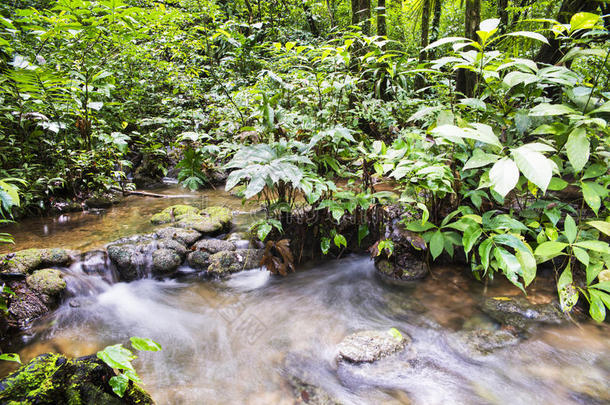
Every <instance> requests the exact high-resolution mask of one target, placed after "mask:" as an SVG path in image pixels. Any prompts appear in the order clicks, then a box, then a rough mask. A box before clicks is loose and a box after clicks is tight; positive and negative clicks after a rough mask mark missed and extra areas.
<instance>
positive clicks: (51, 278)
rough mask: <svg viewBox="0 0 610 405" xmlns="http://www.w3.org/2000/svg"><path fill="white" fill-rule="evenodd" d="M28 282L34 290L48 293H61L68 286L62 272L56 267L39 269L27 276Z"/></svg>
mask: <svg viewBox="0 0 610 405" xmlns="http://www.w3.org/2000/svg"><path fill="white" fill-rule="evenodd" d="M26 283H27V285H28V287H30V288H31V289H32V290H35V291H37V292H40V293H43V294H47V295H56V294H59V293H60V292H62V291H63V290H64V289H65V288H66V282H65V281H64V280H63V278H62V272H61V271H59V270H56V269H43V270H37V271H35V272H34V273H33V274H31V275H29V276H27V278H26Z"/></svg>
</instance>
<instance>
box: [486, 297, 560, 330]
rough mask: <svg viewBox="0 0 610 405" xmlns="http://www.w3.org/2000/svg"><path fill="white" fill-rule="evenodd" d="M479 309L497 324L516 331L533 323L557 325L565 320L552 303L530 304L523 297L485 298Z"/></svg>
mask: <svg viewBox="0 0 610 405" xmlns="http://www.w3.org/2000/svg"><path fill="white" fill-rule="evenodd" d="M481 309H482V310H483V312H484V313H485V314H487V315H488V316H489V317H491V318H493V319H494V320H496V321H498V322H499V323H501V324H503V325H509V326H512V327H515V328H517V329H518V330H523V329H527V327H528V326H531V325H532V324H535V323H552V324H558V323H561V322H562V321H564V320H565V318H564V315H563V314H562V312H561V311H560V310H559V308H557V307H556V305H555V304H554V303H549V304H532V303H530V302H529V301H528V300H527V298H525V297H490V298H485V299H484V301H483V304H482V307H481Z"/></svg>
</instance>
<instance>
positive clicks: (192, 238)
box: [155, 226, 201, 246]
mask: <svg viewBox="0 0 610 405" xmlns="http://www.w3.org/2000/svg"><path fill="white" fill-rule="evenodd" d="M155 235H156V236H157V238H159V239H174V240H177V241H178V242H180V243H182V244H183V245H186V246H191V245H192V244H193V243H195V242H196V241H197V240H199V238H201V234H200V233H199V232H197V231H194V230H190V229H183V228H176V227H173V226H170V227H167V228H162V229H159V230H157V231H156V232H155Z"/></svg>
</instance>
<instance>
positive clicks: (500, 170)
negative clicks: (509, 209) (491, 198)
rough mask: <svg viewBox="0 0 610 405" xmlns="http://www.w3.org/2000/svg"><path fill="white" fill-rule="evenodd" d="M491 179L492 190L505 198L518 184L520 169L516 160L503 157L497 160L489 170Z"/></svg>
mask: <svg viewBox="0 0 610 405" xmlns="http://www.w3.org/2000/svg"><path fill="white" fill-rule="evenodd" d="M489 180H490V181H491V188H492V190H493V191H495V192H496V193H498V194H500V196H502V198H504V197H506V195H507V194H508V193H509V192H510V191H511V190H512V189H513V188H515V186H516V185H517V182H518V181H519V169H518V168H517V165H516V164H515V162H514V161H512V160H511V159H509V158H503V159H502V160H499V161H497V162H496V163H495V164H494V165H493V167H492V168H491V170H490V171H489Z"/></svg>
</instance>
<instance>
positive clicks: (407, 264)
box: [375, 255, 428, 284]
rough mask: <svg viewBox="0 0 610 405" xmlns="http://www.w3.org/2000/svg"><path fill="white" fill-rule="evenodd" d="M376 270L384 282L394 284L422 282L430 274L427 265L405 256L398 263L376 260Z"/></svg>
mask: <svg viewBox="0 0 610 405" xmlns="http://www.w3.org/2000/svg"><path fill="white" fill-rule="evenodd" d="M375 269H376V270H377V274H378V275H379V276H380V277H381V279H382V280H384V281H388V282H390V283H393V284H394V283H397V284H400V283H401V282H409V281H414V280H421V279H422V278H424V277H426V275H427V274H428V267H427V266H426V263H424V262H423V261H422V260H419V259H417V258H415V257H411V256H410V255H403V256H401V257H400V258H398V260H397V261H396V262H392V261H390V260H387V259H381V260H376V261H375Z"/></svg>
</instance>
